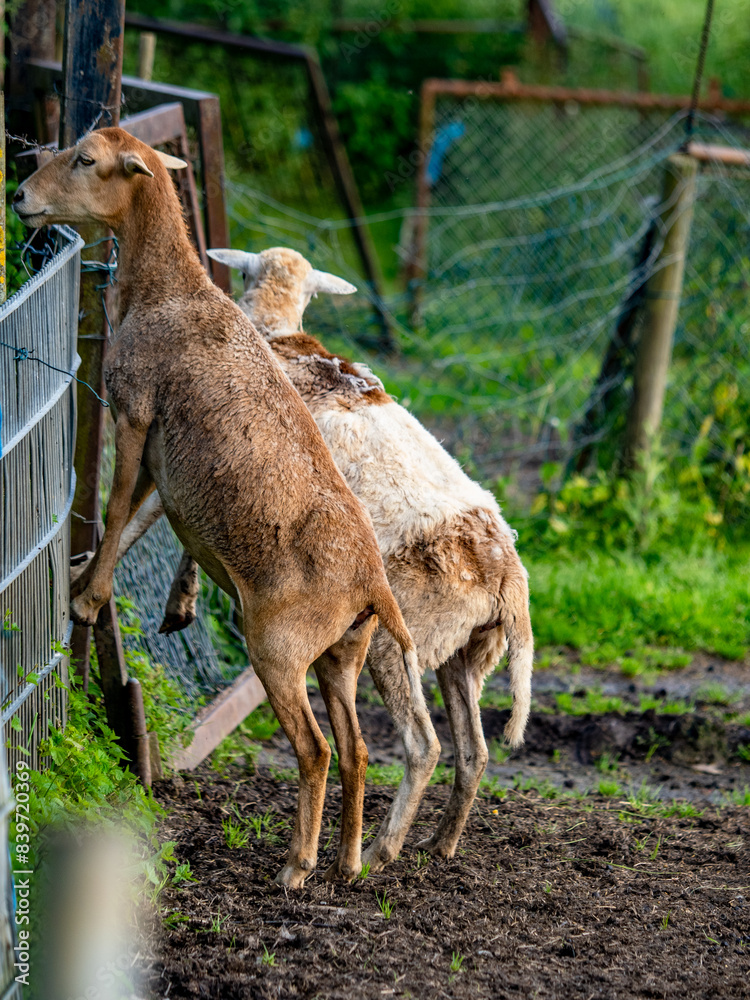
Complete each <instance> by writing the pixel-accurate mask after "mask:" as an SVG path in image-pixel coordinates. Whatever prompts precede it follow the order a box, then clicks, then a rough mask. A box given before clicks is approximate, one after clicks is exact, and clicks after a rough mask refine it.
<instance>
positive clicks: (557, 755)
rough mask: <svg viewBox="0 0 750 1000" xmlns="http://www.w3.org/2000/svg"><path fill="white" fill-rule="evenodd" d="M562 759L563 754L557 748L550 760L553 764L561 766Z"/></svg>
mask: <svg viewBox="0 0 750 1000" xmlns="http://www.w3.org/2000/svg"><path fill="white" fill-rule="evenodd" d="M561 757H562V754H561V752H560V750H559V749H558V748H557V747H555V749H554V750H553V751H552V756H551V758H550V760H551V761H552V763H553V764H559V763H560V758H561Z"/></svg>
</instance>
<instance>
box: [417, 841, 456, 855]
mask: <svg viewBox="0 0 750 1000" xmlns="http://www.w3.org/2000/svg"><path fill="white" fill-rule="evenodd" d="M416 848H417V850H418V851H427V853H428V854H431V855H432V856H433V858H445V859H446V860H447V859H449V858H452V857H453V855H454V854H455V853H456V845H455V844H454V845H453V846H451V845H450V844H446V843H445V841H442V840H440V839H438V838H436V837H435V836H432V837H427V838H426V839H425V840H420V841H419V843H418V844H416Z"/></svg>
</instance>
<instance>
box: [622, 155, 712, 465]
mask: <svg viewBox="0 0 750 1000" xmlns="http://www.w3.org/2000/svg"><path fill="white" fill-rule="evenodd" d="M697 173H698V163H697V161H696V160H695V159H693V157H691V156H686V155H684V154H675V155H674V156H670V157H669V159H668V160H667V162H666V166H665V173H664V187H663V191H662V206H663V207H662V211H661V215H660V218H659V220H658V221H657V227H658V228H657V232H656V239H657V240H658V239H659V236H660V235H661V237H662V239H663V243H662V247H661V250H660V252H659V255H658V257H657V259H656V260H655V262H654V265H653V270H652V273H651V277H650V278H649V280H648V282H647V284H646V290H645V303H644V317H643V332H642V334H641V340H640V343H639V345H638V353H637V356H636V361H635V372H634V375H633V399H632V403H631V407H630V412H629V414H628V425H627V429H626V432H625V442H624V449H623V463H624V465H625V467H626V468H634V467H636V466H638V465H639V464H640V463H641V462H642V460H643V458H644V457H645V456H646V455H648V452H649V449H650V446H651V443H652V441H653V439H654V436H655V435H656V434H657V433H658V431H659V427H660V426H661V418H662V412H663V409H664V393H665V391H666V385H667V374H668V371H669V364H670V361H671V358H672V343H673V341H674V331H675V327H676V325H677V314H678V311H679V306H680V295H681V293H682V279H683V275H684V272H685V257H686V254H687V248H688V242H689V239H690V225H691V222H692V219H693V204H694V202H695V188H696V177H697Z"/></svg>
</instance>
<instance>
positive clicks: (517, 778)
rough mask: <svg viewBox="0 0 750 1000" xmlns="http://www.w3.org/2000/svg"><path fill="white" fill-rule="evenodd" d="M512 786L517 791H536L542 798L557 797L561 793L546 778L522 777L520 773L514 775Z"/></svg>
mask: <svg viewBox="0 0 750 1000" xmlns="http://www.w3.org/2000/svg"><path fill="white" fill-rule="evenodd" d="M513 787H514V788H515V789H516V790H517V791H519V792H531V791H534V792H537V793H538V794H539V795H541V796H542V798H543V799H557V798H559V797H560V795H561V794H562V793H561V791H560V789H559V788H557V787H556V786H555V785H553V784H552V783H551V782H550V781H548V780H547V779H546V778H545V779H541V778H534V777H531V778H524V777H523V775H522V774H520V773H519V774H516V775H514V777H513Z"/></svg>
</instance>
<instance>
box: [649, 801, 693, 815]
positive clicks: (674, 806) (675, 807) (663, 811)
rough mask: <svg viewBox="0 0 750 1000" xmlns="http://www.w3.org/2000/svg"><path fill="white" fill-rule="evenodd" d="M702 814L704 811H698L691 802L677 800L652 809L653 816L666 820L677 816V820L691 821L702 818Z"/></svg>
mask: <svg viewBox="0 0 750 1000" xmlns="http://www.w3.org/2000/svg"><path fill="white" fill-rule="evenodd" d="M703 813H704V810H703V809H698V808H697V807H696V806H694V805H693V803H692V802H679V801H677V800H675V801H674V802H669V803H666V804H664V805H657V806H655V807H654V815H656V816H664V817H666V818H668V817H670V816H677V817H678V818H679V819H691V818H693V817H696V816H702V815H703Z"/></svg>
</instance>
